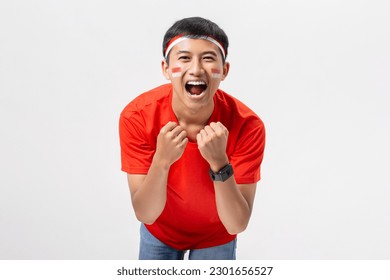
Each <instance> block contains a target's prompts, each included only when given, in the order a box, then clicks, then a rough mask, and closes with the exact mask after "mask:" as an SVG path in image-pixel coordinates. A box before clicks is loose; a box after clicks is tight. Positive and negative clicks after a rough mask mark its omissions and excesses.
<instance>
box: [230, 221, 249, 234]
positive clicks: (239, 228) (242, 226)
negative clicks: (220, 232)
mask: <svg viewBox="0 0 390 280" xmlns="http://www.w3.org/2000/svg"><path fill="white" fill-rule="evenodd" d="M247 226H248V223H246V222H242V223H238V224H236V225H230V226H228V227H226V226H225V228H226V230H227V232H228V233H229V234H230V235H236V234H239V233H241V232H243V231H245V230H246V228H247Z"/></svg>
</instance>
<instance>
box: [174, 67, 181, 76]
mask: <svg viewBox="0 0 390 280" xmlns="http://www.w3.org/2000/svg"><path fill="white" fill-rule="evenodd" d="M178 77H181V67H175V68H172V78H178Z"/></svg>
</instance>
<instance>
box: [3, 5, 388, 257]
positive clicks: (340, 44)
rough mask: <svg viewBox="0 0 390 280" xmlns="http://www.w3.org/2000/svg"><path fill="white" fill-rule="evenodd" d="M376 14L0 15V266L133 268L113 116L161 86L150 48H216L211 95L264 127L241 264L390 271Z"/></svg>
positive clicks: (239, 10)
mask: <svg viewBox="0 0 390 280" xmlns="http://www.w3.org/2000/svg"><path fill="white" fill-rule="evenodd" d="M389 6H390V4H388V2H387V1H379V0H374V1H373V0H371V1H368V0H366V1H364V0H362V1H359V0H358V1H346V0H328V1H310V0H306V1H305V0H296V1H287V0H279V1H264V0H263V1H240V2H229V1H226V0H224V1H209V0H207V1H204V0H200V1H196V2H194V1H191V2H189V1H182V0H178V1H158V0H149V1H125V0H122V1H118V0H110V1H108V0H101V1H96V0H77V1H75V0H71V1H70V0H68V1H65V0H64V1H59V0H57V1H49V0H46V1H42V0H41V1H28V0H23V1H22V0H21V1H11V0H2V1H1V2H0V133H1V135H0V136H1V137H0V172H1V173H0V259H136V258H137V252H138V227H139V224H138V222H137V220H136V219H135V216H134V214H133V211H132V207H131V204H130V198H129V191H128V188H127V182H126V176H125V174H124V173H122V172H121V171H120V149H119V138H118V117H119V114H120V112H121V110H122V109H123V107H124V106H125V105H126V104H127V103H128V102H129V101H130V100H131V99H133V98H134V97H135V96H137V95H138V94H140V93H141V92H144V91H146V90H149V89H151V88H153V87H155V86H158V85H159V84H161V83H165V82H166V81H165V80H164V79H163V76H162V74H161V70H160V61H161V58H162V54H161V42H162V38H163V35H164V33H165V31H166V30H167V29H168V28H169V27H170V26H171V25H172V24H173V23H174V21H176V20H178V19H181V18H183V17H187V16H203V17H206V18H209V19H211V20H213V21H215V22H216V23H217V24H219V25H220V26H221V27H222V28H223V29H224V30H225V31H226V33H227V34H228V36H229V39H230V43H231V45H230V49H229V56H228V60H229V61H230V63H231V71H230V74H229V77H228V78H227V80H226V81H225V82H223V84H222V85H221V88H222V89H224V90H226V91H227V92H229V93H230V94H232V95H234V96H236V97H238V98H239V99H241V100H242V101H244V102H245V103H247V104H248V105H249V106H250V107H251V108H252V109H253V110H254V111H255V112H257V113H258V114H259V115H260V117H261V118H262V119H263V121H264V122H265V124H266V128H267V145H266V151H265V158H264V162H263V165H262V176H263V179H262V181H261V182H260V183H259V187H258V192H257V197H256V201H255V208H254V211H253V214H252V219H251V223H250V226H249V227H248V229H247V230H246V232H244V233H243V234H241V235H240V236H239V243H238V258H239V259H389V258H390V241H389V237H388V236H390V206H389V201H390V179H389V175H388V169H389V156H390V149H389V146H388V145H389V144H388V143H390V125H389V121H390V110H389V105H390V104H389V103H390V102H389V93H390V85H389V74H390V54H389V50H390V7H389Z"/></svg>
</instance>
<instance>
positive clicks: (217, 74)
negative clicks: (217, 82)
mask: <svg viewBox="0 0 390 280" xmlns="http://www.w3.org/2000/svg"><path fill="white" fill-rule="evenodd" d="M211 77H213V78H216V79H220V78H221V77H222V76H221V71H220V70H219V69H214V68H212V69H211Z"/></svg>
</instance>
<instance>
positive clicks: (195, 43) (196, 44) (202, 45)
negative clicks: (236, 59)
mask: <svg viewBox="0 0 390 280" xmlns="http://www.w3.org/2000/svg"><path fill="white" fill-rule="evenodd" d="M182 51H185V52H190V53H194V54H196V53H203V52H210V51H213V52H215V53H216V54H217V55H221V54H220V51H219V48H218V46H217V45H215V44H214V43H213V42H210V41H208V40H204V39H186V40H184V41H182V42H180V43H178V44H177V45H175V46H174V47H173V48H172V50H171V53H173V54H175V53H177V52H182Z"/></svg>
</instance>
